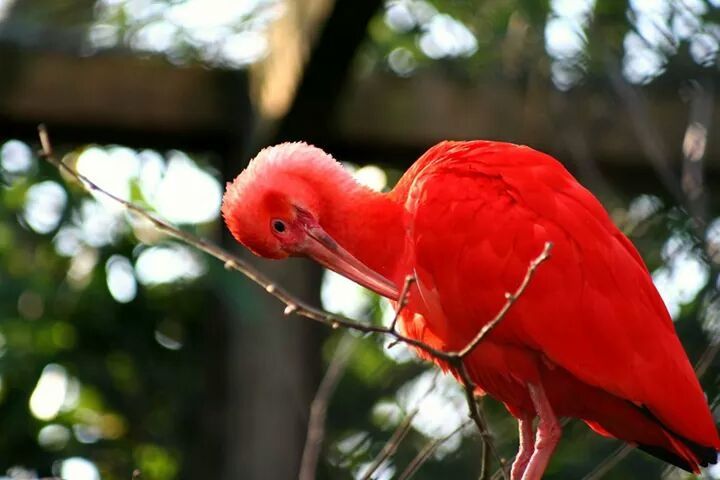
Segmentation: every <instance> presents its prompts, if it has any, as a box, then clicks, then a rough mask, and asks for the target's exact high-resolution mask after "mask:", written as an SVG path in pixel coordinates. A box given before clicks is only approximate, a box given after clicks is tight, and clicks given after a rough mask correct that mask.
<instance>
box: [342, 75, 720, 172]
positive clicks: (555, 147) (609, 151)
mask: <svg viewBox="0 0 720 480" xmlns="http://www.w3.org/2000/svg"><path fill="white" fill-rule="evenodd" d="M636 93H637V94H638V95H640V96H641V97H645V98H646V99H647V101H646V102H644V104H645V105H646V106H647V111H646V112H644V113H643V115H644V116H645V121H647V122H648V123H649V124H651V125H652V128H654V129H655V130H656V131H657V134H658V136H659V138H660V139H661V141H662V142H663V143H664V148H665V149H667V152H668V156H669V158H671V159H672V161H673V162H674V163H675V164H676V165H677V166H679V163H680V160H681V158H682V155H681V146H682V142H683V137H684V135H685V130H686V128H687V125H688V119H689V115H690V112H689V105H688V104H686V103H685V102H684V101H683V98H682V96H681V94H680V92H679V91H678V89H677V88H673V86H672V85H667V84H658V85H657V86H651V87H647V88H643V89H642V91H639V90H637V91H636ZM712 109H713V110H714V112H715V116H714V117H715V119H716V121H715V123H713V124H712V125H711V126H710V131H709V132H708V135H707V140H708V144H707V151H706V160H707V164H708V166H709V167H710V168H712V169H718V168H720V123H719V121H720V101H718V98H717V96H716V97H715V100H714V104H713V106H712ZM335 125H336V130H337V133H336V135H335V136H334V137H332V138H331V139H329V140H328V142H329V143H342V144H346V145H353V144H362V145H382V146H387V147H389V150H390V151H392V150H393V149H394V150H397V149H398V147H407V148H411V149H424V148H427V147H429V146H431V145H432V144H434V143H435V142H437V141H439V140H443V139H480V138H484V139H495V140H504V141H511V142H516V143H523V144H528V145H531V146H533V147H535V148H538V149H540V150H543V151H546V152H549V153H553V154H556V155H558V157H561V158H567V159H568V160H569V161H571V160H572V158H574V157H577V156H578V155H579V154H578V151H583V153H582V154H581V155H584V156H587V157H588V158H590V159H592V160H594V161H595V162H596V163H598V164H600V165H604V164H612V165H620V166H621V165H626V164H633V165H647V164H648V159H647V155H646V151H645V150H644V148H643V145H642V142H641V141H640V140H639V138H638V134H637V132H636V125H634V123H633V119H632V117H631V115H629V113H628V111H627V109H626V105H624V103H623V102H621V101H620V100H619V97H618V96H617V95H616V94H614V92H612V91H611V90H610V89H609V87H608V86H607V85H605V86H602V85H597V84H595V85H590V86H587V87H584V88H581V89H578V90H576V91H573V92H572V93H561V92H558V91H556V90H554V89H553V88H552V87H551V86H549V85H530V86H528V85H524V84H519V83H512V82H506V81H500V80H493V79H481V80H479V81H477V82H473V83H472V84H470V83H461V82H457V81H453V80H452V79H451V78H447V77H444V76H441V75H439V74H432V73H426V74H420V75H417V76H414V77H411V78H398V77H395V76H391V75H387V74H382V73H377V74H375V75H373V76H370V77H368V78H364V79H362V80H359V81H355V82H353V83H352V84H351V85H350V86H349V87H348V88H347V90H346V93H345V95H344V97H343V99H342V100H341V102H340V109H339V112H338V115H337V117H336V119H335Z"/></svg>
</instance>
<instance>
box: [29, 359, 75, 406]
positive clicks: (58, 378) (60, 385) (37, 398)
mask: <svg viewBox="0 0 720 480" xmlns="http://www.w3.org/2000/svg"><path fill="white" fill-rule="evenodd" d="M67 388H68V376H67V372H66V371H65V368H63V367H61V366H60V365H57V364H54V363H51V364H50V365H48V366H46V367H45V368H44V369H43V371H42V374H41V375H40V379H39V380H38V383H37V385H36V386H35V390H33V393H32V395H31V396H30V411H31V412H32V414H33V416H35V418H37V419H39V420H52V419H53V418H55V416H57V414H58V413H59V412H60V409H61V408H62V406H63V402H64V401H65V394H66V392H67Z"/></svg>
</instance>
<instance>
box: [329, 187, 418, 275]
mask: <svg viewBox="0 0 720 480" xmlns="http://www.w3.org/2000/svg"><path fill="white" fill-rule="evenodd" d="M334 187H335V188H334V190H335V191H334V192H333V193H332V194H331V195H325V196H324V198H326V199H329V200H328V202H327V203H326V204H325V205H324V208H323V214H322V218H323V219H322V221H321V223H322V225H323V227H324V228H325V229H326V230H327V231H328V233H329V234H330V235H331V236H332V237H333V238H335V240H337V242H338V243H339V244H340V245H342V246H343V248H345V249H346V250H347V251H349V252H350V253H351V254H353V256H355V257H356V258H357V259H358V260H360V261H361V262H363V263H364V264H365V265H367V266H368V267H370V268H372V269H373V270H374V271H376V272H378V273H379V274H381V275H383V276H384V277H386V278H388V279H391V280H394V281H396V282H397V281H398V278H399V277H400V276H401V275H402V273H401V272H399V271H398V270H399V268H400V265H401V262H402V259H403V255H404V246H405V242H404V237H405V235H404V228H403V215H402V211H403V208H402V205H401V204H399V203H398V202H396V201H395V200H393V199H392V198H391V197H390V196H388V195H387V194H383V193H379V192H375V191H373V190H370V189H368V188H365V187H363V186H361V185H359V184H357V183H355V182H354V181H353V184H352V185H351V186H349V185H348V184H344V185H343V184H342V183H340V184H339V185H338V184H337V183H336V184H335V185H334Z"/></svg>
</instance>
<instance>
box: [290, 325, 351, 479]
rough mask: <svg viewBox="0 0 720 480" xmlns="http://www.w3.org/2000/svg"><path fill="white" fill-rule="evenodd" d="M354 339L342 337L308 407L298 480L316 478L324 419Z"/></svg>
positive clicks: (323, 433)
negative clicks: (308, 412) (308, 415)
mask: <svg viewBox="0 0 720 480" xmlns="http://www.w3.org/2000/svg"><path fill="white" fill-rule="evenodd" d="M353 343H354V338H352V337H349V336H347V337H344V338H343V339H342V340H341V341H340V345H338V346H337V348H336V350H335V353H334V354H333V357H332V360H330V365H329V366H328V368H327V371H326V372H325V376H324V377H323V379H322V381H321V382H320V386H319V387H318V390H317V393H316V394H315V398H313V401H312V404H311V405H310V419H309V420H308V428H307V437H306V439H305V448H304V449H303V454H302V461H301V463H300V474H299V475H298V480H313V479H314V478H315V477H316V472H317V464H318V458H319V457H320V451H321V450H322V443H323V440H324V438H325V419H326V417H327V408H328V404H329V403H330V398H331V397H332V395H333V393H335V388H336V387H337V385H338V383H340V379H341V378H342V375H343V373H344V372H345V367H346V366H347V363H348V361H349V360H350V357H351V355H352V352H353Z"/></svg>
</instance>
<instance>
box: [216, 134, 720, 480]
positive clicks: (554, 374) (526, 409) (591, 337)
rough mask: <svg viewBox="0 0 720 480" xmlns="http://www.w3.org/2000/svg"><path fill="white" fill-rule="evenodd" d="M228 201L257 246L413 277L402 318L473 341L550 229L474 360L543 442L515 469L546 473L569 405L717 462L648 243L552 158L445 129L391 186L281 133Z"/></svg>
mask: <svg viewBox="0 0 720 480" xmlns="http://www.w3.org/2000/svg"><path fill="white" fill-rule="evenodd" d="M223 216H224V218H225V220H226V222H227V224H228V227H229V228H230V231H231V232H232V234H233V235H234V236H235V238H236V239H238V241H240V242H241V243H243V244H244V245H246V246H247V247H248V248H250V249H251V250H253V251H254V252H256V253H258V254H260V255H263V256H266V257H270V258H285V257H287V256H290V255H306V256H310V257H312V258H314V259H316V260H317V261H319V262H320V263H322V264H323V265H325V266H327V267H329V268H332V269H334V270H335V271H337V272H340V273H341V274H343V275H346V276H347V277H348V278H351V279H353V280H355V281H357V282H358V283H360V284H362V285H365V286H366V287H368V288H371V289H373V290H375V291H376V292H379V293H381V294H383V295H385V296H387V297H389V298H394V299H399V292H398V289H397V286H398V285H402V284H403V279H404V278H405V277H406V276H407V275H413V276H414V277H415V279H416V282H415V283H414V284H413V287H412V289H411V290H410V295H409V298H408V299H407V300H408V304H407V306H406V307H405V308H403V309H402V311H401V317H400V319H401V320H400V327H401V328H402V330H403V331H404V332H405V333H406V334H407V335H408V336H410V337H412V338H415V339H417V340H421V341H423V342H425V343H426V344H428V345H430V346H432V347H435V348H436V349H439V350H443V351H459V350H461V349H462V348H463V347H465V346H466V345H467V344H468V343H469V342H470V341H471V340H472V339H473V338H474V337H475V335H476V334H477V333H478V332H479V331H480V329H481V328H482V327H483V326H484V325H485V324H486V323H487V322H488V321H490V320H491V319H492V318H493V317H494V316H495V315H496V314H497V313H498V312H499V311H500V309H501V308H502V306H503V305H504V304H505V302H506V294H508V293H510V292H514V291H515V290H516V289H517V288H518V286H519V285H520V283H521V282H522V280H523V278H524V277H525V275H526V272H527V270H528V266H529V264H530V262H531V261H532V260H534V259H535V258H536V257H537V256H538V255H539V254H540V252H541V251H542V250H543V247H544V245H545V243H546V242H552V244H553V250H552V257H551V258H550V259H549V260H548V261H547V262H545V263H543V264H542V265H541V266H540V267H539V268H538V269H537V271H536V274H535V276H534V277H533V278H532V280H531V282H530V284H529V285H528V287H527V289H526V290H525V291H524V293H523V294H522V295H521V296H520V297H519V298H518V299H517V301H516V303H515V304H514V305H513V306H512V308H511V309H510V310H509V313H508V314H507V315H506V316H505V317H504V318H503V320H502V321H501V322H500V323H499V324H498V325H497V327H496V328H495V329H494V330H493V331H492V332H491V333H490V334H489V335H488V336H486V337H485V338H484V339H483V340H482V341H481V342H480V343H479V344H478V345H477V346H476V348H475V349H474V350H473V351H472V352H471V353H470V355H469V356H468V357H467V358H465V359H464V362H465V365H466V367H467V370H468V372H469V374H470V376H471V377H472V380H473V382H474V383H475V384H476V385H477V386H478V388H479V389H481V390H483V391H485V392H487V393H489V394H491V395H492V396H494V397H495V398H497V399H498V400H500V401H502V402H504V403H505V405H506V406H507V407H508V409H509V410H510V412H511V413H512V414H514V415H515V416H517V417H518V418H519V419H520V422H519V425H520V434H521V444H524V445H525V446H526V447H527V448H528V452H530V453H528V452H523V449H522V448H521V453H523V455H519V456H518V458H516V461H515V464H514V465H513V470H512V474H513V478H523V479H525V480H527V479H531V480H537V479H539V478H540V477H541V476H542V473H543V471H544V470H545V467H546V466H547V462H548V461H549V458H550V455H551V454H552V450H553V448H554V445H556V444H557V441H558V440H559V438H560V437H559V426H558V424H557V418H556V417H557V416H568V417H576V418H580V419H583V420H584V421H585V422H587V423H588V425H589V426H590V427H591V428H592V429H594V430H595V431H597V432H598V433H600V434H602V435H609V436H614V437H617V438H620V439H623V440H626V441H628V442H631V443H634V444H636V445H638V446H640V448H643V449H645V450H647V451H648V452H650V453H652V454H653V455H655V456H658V457H660V458H662V459H664V460H667V461H669V462H671V463H674V464H676V465H678V466H681V467H683V468H686V469H688V470H694V471H697V470H698V469H699V466H704V465H707V464H708V463H715V461H716V460H717V451H718V450H720V439H718V432H717V429H716V426H715V424H714V421H713V418H712V415H711V413H710V410H709V408H708V406H707V401H706V399H705V397H704V394H703V392H702V389H701V387H700V384H699V382H698V380H697V378H696V376H695V372H694V371H693V368H692V366H691V364H690V362H689V360H688V358H687V356H686V354H685V351H684V350H683V348H682V345H681V344H680V341H679V339H678V338H677V335H676V333H675V329H674V326H673V323H672V319H671V318H670V316H669V314H668V312H667V310H666V308H665V306H664V304H663V302H662V299H661V298H660V296H659V294H658V292H657V290H656V289H655V287H654V285H653V283H652V279H651V277H650V274H649V273H648V271H647V268H646V267H645V264H644V263H643V260H642V258H641V257H640V255H639V254H638V252H637V250H636V249H635V247H634V246H633V245H632V243H631V242H630V241H629V240H628V239H627V238H626V237H625V236H624V235H623V234H622V233H621V232H620V231H619V230H618V229H617V228H616V227H615V225H614V224H613V223H612V221H611V219H610V218H609V216H608V214H607V212H606V211H605V209H604V208H603V207H602V205H601V204H600V202H598V200H597V199H596V198H595V197H594V196H593V195H592V194H591V193H590V192H589V191H587V190H586V189H585V188H583V187H582V186H581V185H580V184H579V183H578V182H577V181H576V180H575V179H574V178H573V177H572V175H570V174H569V173H568V172H567V170H565V168H564V167H563V166H562V165H561V164H560V163H559V162H557V161H556V160H555V159H553V158H552V157H550V156H548V155H545V154H542V153H540V152H537V151H535V150H532V149H531V148H528V147H522V146H517V145H512V144H508V143H500V142H486V141H476V142H443V143H440V144H438V145H436V146H435V147H433V148H431V149H430V150H428V151H427V152H426V153H425V154H424V155H423V156H422V157H421V158H420V159H419V160H418V161H417V162H415V164H414V165H413V166H412V167H411V168H410V169H409V170H408V171H407V172H406V174H405V175H404V176H403V177H402V178H401V179H400V181H399V182H398V184H397V185H396V187H395V188H394V189H393V190H392V191H391V192H389V193H388V194H380V193H376V192H372V191H370V190H369V189H366V188H363V187H361V186H360V185H358V184H357V183H355V182H354V181H353V180H352V177H351V176H350V175H349V174H348V173H347V172H346V171H345V170H343V169H342V168H341V167H340V165H339V164H337V162H335V160H334V159H333V158H332V157H331V156H329V155H327V154H326V153H325V152H323V151H322V150H320V149H317V148H315V147H312V146H309V145H306V144H303V143H295V144H282V145H278V146H275V147H270V148H268V149H265V150H263V151H262V152H260V153H259V154H258V156H257V157H256V158H255V159H254V160H253V161H252V163H251V165H250V166H249V167H248V168H247V169H246V170H245V171H244V172H243V173H242V174H240V175H239V176H238V177H237V178H236V179H235V181H234V182H233V183H231V184H228V190H227V192H226V194H225V199H224V201H223ZM419 353H420V355H423V352H422V351H419ZM424 356H425V357H426V358H428V359H430V360H434V361H436V362H437V363H438V364H439V365H440V366H441V367H443V368H445V369H450V370H451V371H452V369H451V368H449V365H448V364H447V363H443V361H439V360H438V359H437V358H432V357H430V356H429V355H424ZM453 373H454V374H457V373H458V372H453ZM535 416H537V417H538V418H539V422H538V427H537V434H536V435H535V441H534V445H531V444H532V439H531V438H529V435H530V433H531V432H532V428H528V427H527V425H531V423H532V418H534V417H535ZM528 422H529V423H528ZM523 435H524V436H525V437H526V438H522V436H523ZM523 442H524V443H523Z"/></svg>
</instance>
